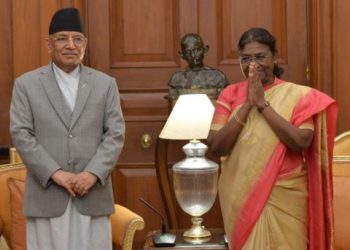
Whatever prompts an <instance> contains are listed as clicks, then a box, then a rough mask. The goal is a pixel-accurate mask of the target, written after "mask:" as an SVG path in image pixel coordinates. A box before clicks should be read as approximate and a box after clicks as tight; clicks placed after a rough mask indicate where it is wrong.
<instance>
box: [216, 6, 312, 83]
mask: <svg viewBox="0 0 350 250" xmlns="http://www.w3.org/2000/svg"><path fill="white" fill-rule="evenodd" d="M217 3H218V9H219V10H220V11H221V13H220V14H219V15H218V43H219V44H218V46H217V49H218V64H219V65H220V66H221V65H222V67H223V69H224V71H225V72H228V73H227V75H228V77H229V78H230V79H234V81H238V80H241V79H243V76H242V74H241V72H240V66H239V60H238V53H237V51H236V46H237V42H238V40H239V38H240V36H241V34H242V33H243V32H244V31H245V30H247V29H249V28H250V27H264V28H266V29H268V30H270V31H271V32H272V33H273V34H274V36H275V37H276V40H277V50H278V62H279V64H280V65H281V66H282V67H283V68H284V69H285V74H284V75H283V76H282V78H284V79H287V80H289V81H292V82H296V83H300V84H307V79H306V73H305V72H306V65H307V53H306V48H307V32H306V29H305V27H306V19H307V16H306V1H286V0H270V1H263V2H262V1H258V0H256V1H237V0H221V1H218V2H217ZM242 18H244V21H243V22H242ZM296 33H298V36H295V34H296Z"/></svg>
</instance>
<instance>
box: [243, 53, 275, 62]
mask: <svg viewBox="0 0 350 250" xmlns="http://www.w3.org/2000/svg"><path fill="white" fill-rule="evenodd" d="M270 57H271V56H268V55H256V56H241V57H239V60H240V62H241V64H250V63H251V62H252V61H254V62H256V63H258V64H262V63H265V62H266V60H267V58H270Z"/></svg>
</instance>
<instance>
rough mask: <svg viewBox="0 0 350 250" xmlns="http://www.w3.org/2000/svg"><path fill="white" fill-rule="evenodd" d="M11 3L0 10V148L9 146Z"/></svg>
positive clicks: (11, 69) (3, 4)
mask: <svg viewBox="0 0 350 250" xmlns="http://www.w3.org/2000/svg"><path fill="white" fill-rule="evenodd" d="M10 9H11V1H4V2H3V3H2V5H1V8H0V34H1V36H0V51H1V53H0V101H1V105H0V121H1V122H0V146H3V147H6V146H8V145H10V144H11V139H10V135H9V132H8V131H9V107H10V101H11V93H12V81H13V73H12V72H13V53H12V51H13V49H12V22H11V18H12V13H11V12H10V11H8V10H10Z"/></svg>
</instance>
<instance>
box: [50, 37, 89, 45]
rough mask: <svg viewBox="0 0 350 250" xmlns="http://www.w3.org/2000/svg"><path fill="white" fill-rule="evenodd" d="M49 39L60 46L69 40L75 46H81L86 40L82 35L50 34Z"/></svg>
mask: <svg viewBox="0 0 350 250" xmlns="http://www.w3.org/2000/svg"><path fill="white" fill-rule="evenodd" d="M50 39H51V40H53V41H55V43H56V44H58V45H60V46H65V45H67V44H68V43H69V40H72V42H73V43H74V45H75V46H81V45H83V44H84V43H85V42H86V38H85V37H83V36H73V37H68V36H52V37H50Z"/></svg>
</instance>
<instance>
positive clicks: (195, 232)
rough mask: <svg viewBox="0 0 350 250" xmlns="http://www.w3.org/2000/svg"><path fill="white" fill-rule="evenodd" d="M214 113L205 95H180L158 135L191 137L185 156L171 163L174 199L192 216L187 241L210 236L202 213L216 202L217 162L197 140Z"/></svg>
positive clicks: (185, 147) (186, 235)
mask: <svg viewBox="0 0 350 250" xmlns="http://www.w3.org/2000/svg"><path fill="white" fill-rule="evenodd" d="M213 113H214V106H213V104H212V103H211V101H210V99H209V98H208V97H207V95H205V94H186V95H180V97H179V98H178V100H177V101H176V103H175V106H174V108H173V110H172V111H171V113H170V116H169V118H168V120H167V122H166V123H165V125H164V127H163V129H162V131H161V133H160V135H159V137H160V138H162V139H168V140H190V141H189V143H188V144H186V145H185V146H183V151H184V152H185V154H186V158H185V159H184V160H182V161H180V162H178V163H176V164H174V166H173V185H174V192H175V197H176V200H177V202H178V203H179V205H180V207H181V209H182V210H183V211H184V212H186V213H187V214H189V215H191V217H192V218H191V222H192V227H191V228H190V229H188V230H185V232H184V234H183V236H184V238H185V239H187V240H188V241H190V242H191V241H192V242H198V243H201V242H204V241H205V239H208V238H209V239H210V236H211V234H210V232H209V231H208V230H207V229H205V227H204V226H203V225H202V222H203V219H202V218H201V216H202V215H203V214H205V213H206V212H208V211H209V210H210V208H211V207H212V206H213V204H214V202H215V199H216V194H217V182H218V168H219V165H218V164H217V163H215V162H213V161H209V160H207V159H206V158H205V153H206V151H207V149H208V147H207V146H206V145H205V144H203V143H201V142H200V141H199V140H200V139H206V138H207V137H208V133H209V129H210V124H211V120H212V117H213Z"/></svg>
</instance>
